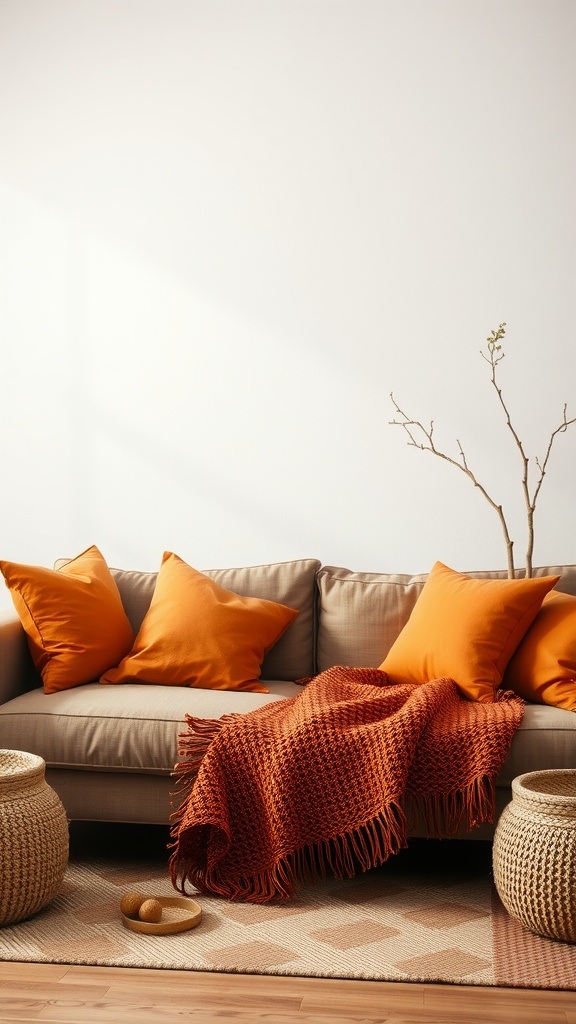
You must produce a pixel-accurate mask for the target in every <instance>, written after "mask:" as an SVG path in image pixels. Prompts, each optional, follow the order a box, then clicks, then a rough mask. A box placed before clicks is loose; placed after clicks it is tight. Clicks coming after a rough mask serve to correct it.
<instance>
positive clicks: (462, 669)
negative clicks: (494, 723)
mask: <svg viewBox="0 0 576 1024" xmlns="http://www.w3.org/2000/svg"><path fill="white" fill-rule="evenodd" d="M559 578H560V577H559V576H541V577H538V578H534V579H528V580H523V579H522V580H509V579H504V580H490V579H474V578H473V577H471V576H464V575H463V574H462V573H458V572H455V571H454V570H453V569H449V568H448V566H446V565H443V564H442V562H436V564H435V565H434V566H433V568H432V570H431V572H430V575H429V576H428V579H427V580H426V583H425V584H424V587H423V588H422V592H421V594H420V597H419V598H418V600H417V601H416V604H415V605H414V608H413V609H412V614H411V615H410V618H409V619H408V622H407V623H406V625H405V626H404V629H403V630H402V632H401V633H400V635H399V637H398V638H397V640H396V641H395V642H394V644H393V645H392V647H391V649H390V650H389V652H388V654H387V655H386V657H385V659H384V661H383V662H382V664H381V665H380V668H381V669H382V670H383V671H384V672H386V673H387V674H388V676H389V678H390V680H391V682H393V683H426V682H428V681H429V680H431V679H437V678H439V677H441V676H449V677H450V678H451V679H454V681H455V682H456V683H457V685H458V688H459V690H460V691H461V693H463V694H464V695H465V696H467V697H469V698H470V699H471V700H476V701H484V702H490V701H493V700H494V693H495V691H496V690H497V689H498V687H499V686H500V683H501V681H502V676H503V674H504V670H505V668H506V666H507V664H508V662H509V660H510V658H511V657H512V655H513V654H514V651H515V650H516V648H517V647H518V644H519V643H520V641H521V639H522V637H523V636H524V634H525V633H526V631H527V630H528V628H529V627H530V625H531V624H532V622H533V620H534V618H535V617H536V615H537V613H538V611H539V609H540V605H541V604H542V601H543V599H544V596H545V595H546V594H547V593H548V591H549V590H551V589H552V587H553V586H554V585H555V584H556V583H557V582H558V580H559Z"/></svg>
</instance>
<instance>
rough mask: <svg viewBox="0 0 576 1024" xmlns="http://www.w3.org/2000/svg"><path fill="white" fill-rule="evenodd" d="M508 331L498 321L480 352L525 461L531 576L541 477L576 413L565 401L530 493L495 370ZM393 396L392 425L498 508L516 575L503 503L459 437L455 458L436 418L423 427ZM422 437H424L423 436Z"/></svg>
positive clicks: (528, 570)
mask: <svg viewBox="0 0 576 1024" xmlns="http://www.w3.org/2000/svg"><path fill="white" fill-rule="evenodd" d="M505 334H506V324H505V323H501V324H500V325H499V327H498V329H497V330H495V331H494V330H493V331H491V333H490V336H489V337H488V338H487V339H486V341H487V343H488V355H487V356H486V355H485V354H484V353H483V352H481V353H480V355H481V356H482V358H483V359H485V360H486V362H487V363H489V365H490V370H491V374H490V380H491V383H492V386H493V387H494V389H495V391H496V394H497V396H498V401H499V403H500V405H501V407H502V410H503V412H504V416H505V419H506V426H507V427H508V429H509V431H510V433H511V434H512V437H513V439H514V443H515V445H516V447H517V449H518V451H519V453H520V458H521V461H522V493H523V496H524V503H525V506H526V518H527V525H528V544H527V549H526V577H527V578H528V577H530V576H532V568H533V566H532V557H533V553H534V513H535V511H536V502H537V500H538V495H539V494H540V488H541V487H542V481H543V480H544V476H545V474H546V468H547V466H548V460H549V458H550V454H551V452H552V447H553V445H554V441H555V440H556V437H557V436H558V434H563V433H565V432H566V430H567V429H568V427H570V426H571V425H572V424H573V423H576V417H573V418H572V419H567V418H566V410H567V406H566V403H565V404H564V412H563V418H562V422H561V423H560V424H559V426H557V427H556V429H555V430H553V431H552V434H551V435H550V440H549V442H548V447H547V449H546V455H545V456H544V460H543V462H540V461H539V459H538V458H537V457H536V458H535V460H534V462H535V465H536V467H537V469H538V470H539V476H538V479H537V481H536V485H535V487H534V490H533V492H532V494H530V481H529V472H530V460H529V458H528V456H527V455H526V451H525V449H524V445H523V443H522V440H521V438H520V436H519V434H518V433H517V431H516V429H515V427H514V425H513V423H512V419H511V416H510V412H509V409H508V406H507V404H506V401H505V400H504V396H503V394H502V389H501V388H500V386H499V384H498V380H497V373H496V371H497V367H498V365H499V364H500V363H501V362H502V360H503V358H504V352H503V351H502V344H501V342H502V341H503V340H504V337H505ZM390 399H391V401H392V403H393V405H394V408H395V409H396V412H397V413H398V415H399V416H400V417H401V419H394V420H390V424H391V426H394V427H402V428H403V429H404V431H405V432H406V434H407V435H408V438H409V440H408V444H409V445H411V446H412V447H414V448H419V449H420V450H421V451H427V452H431V453H432V455H436V456H437V457H438V458H440V459H444V461H445V462H449V463H450V465H451V466H455V467H456V469H459V470H460V471H461V472H462V473H465V474H466V476H467V477H468V478H469V479H470V480H471V481H472V483H473V484H474V486H475V487H477V488H478V489H479V491H480V493H481V494H483V495H484V497H485V498H486V501H487V502H488V503H489V504H490V505H491V506H492V508H493V509H494V510H495V512H496V513H497V515H498V518H499V520H500V525H501V526H502V531H503V533H504V540H505V543H506V555H507V560H508V576H509V577H510V578H514V575H515V569H514V553H513V549H514V541H513V540H511V538H510V533H509V531H508V525H507V523H506V518H505V516H504V512H503V509H502V505H500V504H498V502H497V501H495V500H494V499H493V498H492V497H491V495H490V494H489V493H488V491H487V490H486V488H485V487H484V486H483V485H482V484H481V483H480V481H479V480H478V479H477V478H476V476H475V475H474V473H473V472H472V470H471V469H470V467H469V466H468V462H467V460H466V455H465V454H464V449H463V448H462V445H461V444H460V441H459V440H458V439H457V440H456V443H457V445H458V451H459V459H455V458H453V457H452V456H451V455H447V454H446V453H445V452H443V451H441V450H440V449H439V448H437V447H436V445H435V443H434V438H433V433H434V421H433V420H431V421H430V427H429V429H428V430H427V429H426V427H424V425H423V424H422V423H421V422H420V420H414V419H411V418H410V417H409V416H407V415H406V413H405V412H404V411H403V410H402V409H401V408H400V406H399V405H398V403H397V401H396V399H395V398H394V395H393V394H392V393H390ZM417 437H420V440H417ZM422 438H423V439H424V440H422Z"/></svg>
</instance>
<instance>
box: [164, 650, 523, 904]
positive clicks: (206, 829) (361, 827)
mask: <svg viewBox="0 0 576 1024" xmlns="http://www.w3.org/2000/svg"><path fill="white" fill-rule="evenodd" d="M496 698H497V699H496V700H495V702H494V703H490V704H485V703H473V702H471V701H468V700H465V699H464V698H462V697H461V696H460V695H459V693H458V690H457V688H456V684H455V683H454V682H453V681H452V680H451V679H437V680H433V681H432V682H430V683H426V684H424V685H421V686H418V685H413V684H405V685H397V686H393V685H390V684H389V683H388V680H387V677H386V674H385V673H384V672H382V671H380V670H378V669H371V668H346V667H342V666H340V667H336V668H332V669H328V670H327V671H325V672H322V673H321V674H320V675H318V676H316V677H315V678H314V679H312V680H311V681H310V682H308V683H307V685H306V686H305V687H304V688H303V690H302V692H301V693H300V694H298V696H296V697H292V698H290V699H288V700H282V701H277V702H274V703H272V704H268V705H266V706H265V707H262V708H259V709H258V710H256V711H252V712H250V713H248V714H244V715H227V716H225V717H224V718H221V719H219V720H217V721H202V720H199V719H194V718H192V717H188V719H187V722H188V733H187V734H185V735H184V736H182V737H181V742H182V749H181V754H182V755H186V756H187V760H185V761H183V762H182V763H181V764H179V765H177V766H176V769H175V773H176V775H177V776H178V777H179V786H178V788H179V795H180V796H181V797H182V799H181V803H180V806H179V810H178V811H177V812H176V814H175V816H174V828H173V838H174V849H173V853H172V856H171V859H170V869H171V875H172V881H173V883H174V885H175V887H176V888H177V889H179V890H180V891H182V892H185V891H186V886H187V884H192V885H193V886H195V887H196V888H197V889H199V890H201V891H205V892H211V893H216V894H218V895H221V896H225V897H227V898H229V899H239V900H246V901H249V902H254V903H264V902H266V901H268V900H270V899H273V898H283V899H287V898H289V897H290V896H292V895H293V892H294V885H295V883H296V881H297V880H299V881H313V880H314V878H315V877H318V876H323V875H324V874H325V873H326V871H327V870H330V871H332V872H333V873H334V874H335V875H336V876H337V877H344V876H348V877H352V876H353V875H354V874H355V873H356V872H357V871H359V870H360V871H365V870H367V869H368V868H371V867H375V866H377V865H379V864H382V863H383V862H384V861H385V860H386V859H387V858H388V857H389V856H390V854H393V853H397V852H398V851H399V850H400V849H401V848H402V847H403V846H406V841H407V840H406V836H407V830H408V821H407V815H406V811H405V803H406V797H409V801H408V803H409V804H410V806H411V808H412V809H413V811H415V813H416V814H417V815H418V816H420V817H421V819H422V821H423V822H424V824H425V827H426V829H427V831H428V834H429V835H431V836H434V835H441V834H442V835H447V834H451V833H454V832H457V831H459V830H460V829H462V828H464V829H471V828H473V827H474V826H475V825H477V824H479V823H480V822H482V821H489V820H492V818H493V814H494V781H495V779H496V776H497V774H498V772H499V770H500V768H501V766H502V763H503V761H504V758H505V757H506V754H507V752H508V749H509V746H510V743H511V741H512V738H513V736H514V733H515V731H516V729H517V728H518V726H519V724H520V722H521V720H522V715H523V708H524V704H523V701H522V700H521V699H520V698H519V697H517V696H515V695H514V694H512V693H510V692H504V691H503V692H500V693H498V694H497V695H496Z"/></svg>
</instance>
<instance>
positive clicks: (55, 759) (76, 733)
mask: <svg viewBox="0 0 576 1024" xmlns="http://www.w3.org/2000/svg"><path fill="white" fill-rule="evenodd" d="M266 685H267V686H268V688H269V691H270V692H269V693H266V694H261V693H251V692H245V693H243V692H230V691H223V690H189V689H187V688H183V687H179V686H155V685H154V684H146V683H126V684H124V685H123V686H117V687H113V688H112V687H109V686H102V685H101V684H100V683H88V684H87V685H85V686H80V687H77V688H75V689H74V690H64V691H62V692H60V693H52V694H46V693H44V691H43V690H42V689H40V688H36V689H34V690H30V691H29V692H28V693H24V694H21V695H20V696H19V697H15V698H14V699H13V700H11V701H8V703H6V704H3V705H1V706H0V747H2V748H5V749H6V748H7V749H14V750H27V751H29V752H30V753H33V754H38V755H39V756H40V757H43V758H44V760H45V761H46V764H47V765H48V766H49V767H55V768H69V769H76V770H78V769H79V770H92V771H94V770H96V771H107V772H109V771H113V772H118V771H119V772H139V773H144V774H151V775H168V774H170V772H171V771H172V769H173V767H174V764H175V763H176V762H177V761H178V760H179V755H178V734H179V733H181V732H184V731H185V724H184V720H185V716H186V714H191V715H194V716H195V717H198V718H220V717H221V716H222V715H225V714H230V713H231V712H236V711H238V712H240V713H245V712H247V711H252V710H253V709H254V708H257V707H261V706H262V705H263V704H267V703H270V702H271V701H275V700H279V699H281V698H283V697H291V696H293V695H294V694H296V693H300V692H301V689H302V688H301V687H300V686H298V685H297V684H296V683H293V682H282V681H278V680H271V681H266Z"/></svg>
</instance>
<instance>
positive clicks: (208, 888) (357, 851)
mask: <svg viewBox="0 0 576 1024" xmlns="http://www.w3.org/2000/svg"><path fill="white" fill-rule="evenodd" d="M406 846H407V842H406V816H405V813H404V809H403V807H402V806H401V805H400V804H399V803H391V804H389V805H388V806H387V807H385V808H383V809H382V810H381V811H380V813H379V814H378V815H376V817H375V818H372V819H371V820H370V821H368V822H366V823H365V824H364V825H361V826H359V827H358V828H356V829H353V830H351V831H350V832H347V833H345V834H344V835H339V836H333V837H332V838H331V839H327V840H321V841H318V842H313V843H309V844H307V845H305V846H303V847H301V848H300V849H299V850H295V851H293V852H292V853H289V854H286V856H284V857H281V858H280V859H279V860H278V861H277V862H276V863H275V864H274V865H273V866H272V867H271V868H270V869H269V870H267V871H261V872H258V873H257V874H255V875H250V876H243V877H239V878H237V879H236V880H235V882H234V883H232V882H231V880H230V876H229V875H228V874H227V873H226V870H225V868H222V869H220V866H219V865H218V866H216V867H215V868H214V869H213V870H205V869H203V868H201V867H194V866H193V865H192V864H191V863H190V861H188V864H189V866H188V867H187V868H185V869H184V870H183V871H182V870H181V868H182V865H181V863H180V858H179V857H178V855H177V852H175V853H173V854H172V856H171V857H170V864H169V867H170V876H171V879H172V884H173V885H174V887H175V888H176V889H177V890H178V891H179V892H182V893H183V894H184V895H186V894H187V888H186V887H187V886H188V885H191V886H193V887H194V888H195V889H196V890H199V891H200V892H206V893H212V894H216V895H218V896H223V897H225V898H226V899H229V900H233V901H234V900H243V901H246V902H249V903H268V902H270V900H274V899H277V900H288V899H291V898H292V897H293V896H294V887H295V884H296V882H298V883H299V884H302V885H314V884H315V883H317V882H318V881H319V880H320V879H323V878H326V876H327V874H328V872H331V873H332V874H333V876H334V877H335V878H338V879H339V878H345V877H347V878H353V877H354V875H356V874H357V873H358V871H362V872H364V871H368V870H369V869H370V868H373V867H378V866H379V865H381V864H383V863H384V861H386V860H388V858H389V857H390V856H391V855H393V854H396V853H399V851H400V850H401V849H403V848H405V847H406Z"/></svg>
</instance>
